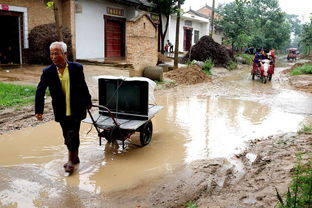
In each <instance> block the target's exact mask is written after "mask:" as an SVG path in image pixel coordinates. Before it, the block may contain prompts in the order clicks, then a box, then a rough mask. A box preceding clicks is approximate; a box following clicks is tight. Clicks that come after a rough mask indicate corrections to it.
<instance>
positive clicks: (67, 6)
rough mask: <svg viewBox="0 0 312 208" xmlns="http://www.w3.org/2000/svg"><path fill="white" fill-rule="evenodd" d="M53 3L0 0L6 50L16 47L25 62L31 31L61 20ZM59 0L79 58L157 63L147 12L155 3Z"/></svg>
mask: <svg viewBox="0 0 312 208" xmlns="http://www.w3.org/2000/svg"><path fill="white" fill-rule="evenodd" d="M47 2H48V0H36V1H29V0H0V23H1V25H2V27H3V28H6V30H5V32H1V33H0V53H1V52H2V51H3V52H2V53H5V51H6V50H7V48H8V47H9V46H11V47H12V48H13V49H14V50H13V52H14V57H15V60H14V62H15V63H22V59H23V51H24V49H28V45H29V44H28V34H29V32H30V31H31V30H32V29H33V28H34V27H35V26H38V25H41V24H48V23H53V22H54V21H55V20H54V13H53V10H52V9H49V8H47V6H46V3H47ZM56 4H57V6H58V8H59V17H60V18H59V19H60V23H61V24H62V25H63V26H65V27H67V28H68V29H69V30H70V32H71V33H72V46H73V47H72V49H73V55H74V57H75V58H77V59H80V60H82V59H86V60H98V61H106V60H119V61H120V60H123V61H125V62H127V63H130V64H133V65H134V67H135V69H137V71H138V72H140V71H142V68H143V67H144V66H145V65H156V63H157V41H158V39H157V26H156V25H155V24H154V23H153V21H152V20H151V18H150V16H151V14H150V13H148V12H145V11H146V10H147V9H148V7H149V4H148V3H147V2H146V1H145V0H57V1H56ZM144 10H145V11H144ZM138 57H141V59H140V60H139V59H138ZM142 57H144V58H142ZM136 74H137V75H139V74H140V73H136Z"/></svg>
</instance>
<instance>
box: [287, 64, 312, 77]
mask: <svg viewBox="0 0 312 208" xmlns="http://www.w3.org/2000/svg"><path fill="white" fill-rule="evenodd" d="M300 74H312V65H311V64H304V65H303V66H300V67H297V68H295V69H294V70H292V72H291V75H300Z"/></svg>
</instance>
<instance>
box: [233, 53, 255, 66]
mask: <svg viewBox="0 0 312 208" xmlns="http://www.w3.org/2000/svg"><path fill="white" fill-rule="evenodd" d="M236 56H239V57H242V58H243V59H245V60H246V63H247V64H249V65H251V64H252V62H253V59H254V55H251V54H244V53H240V54H237V55H236Z"/></svg>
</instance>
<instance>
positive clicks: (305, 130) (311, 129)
mask: <svg viewBox="0 0 312 208" xmlns="http://www.w3.org/2000/svg"><path fill="white" fill-rule="evenodd" d="M309 132H312V126H311V124H310V125H303V127H302V128H301V129H299V130H298V132H297V133H298V134H303V133H309Z"/></svg>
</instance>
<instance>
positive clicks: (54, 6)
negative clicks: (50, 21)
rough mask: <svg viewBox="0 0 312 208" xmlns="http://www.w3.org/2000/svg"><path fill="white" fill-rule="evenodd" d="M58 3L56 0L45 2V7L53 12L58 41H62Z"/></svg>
mask: <svg viewBox="0 0 312 208" xmlns="http://www.w3.org/2000/svg"><path fill="white" fill-rule="evenodd" d="M58 4H59V2H58V1H57V0H53V1H49V2H47V7H48V8H52V9H53V12H54V19H55V26H56V32H57V39H58V41H63V34H62V32H61V24H60V16H59V12H58V7H59V5H58Z"/></svg>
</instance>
